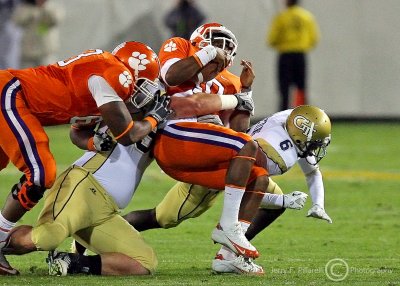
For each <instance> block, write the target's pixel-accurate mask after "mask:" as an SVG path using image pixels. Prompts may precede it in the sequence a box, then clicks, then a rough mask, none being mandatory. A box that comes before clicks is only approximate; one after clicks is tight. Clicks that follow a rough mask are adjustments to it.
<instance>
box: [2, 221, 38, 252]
mask: <svg viewBox="0 0 400 286" xmlns="http://www.w3.org/2000/svg"><path fill="white" fill-rule="evenodd" d="M32 229H33V227H32V226H30V225H20V226H17V227H16V228H14V229H13V230H12V231H11V233H10V236H9V243H8V245H7V246H6V247H5V248H4V251H5V253H7V254H17V255H21V254H26V253H30V252H32V251H36V250H37V247H36V245H35V243H34V242H33V240H32Z"/></svg>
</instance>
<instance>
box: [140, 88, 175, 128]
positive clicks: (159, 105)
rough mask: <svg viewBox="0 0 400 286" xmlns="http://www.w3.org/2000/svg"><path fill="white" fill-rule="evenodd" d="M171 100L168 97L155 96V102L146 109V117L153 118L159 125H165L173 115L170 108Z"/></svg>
mask: <svg viewBox="0 0 400 286" xmlns="http://www.w3.org/2000/svg"><path fill="white" fill-rule="evenodd" d="M169 102H170V98H169V97H168V96H166V95H160V94H157V95H155V96H154V100H153V102H151V103H149V104H148V106H146V107H145V108H144V111H145V115H144V117H147V116H151V117H153V118H154V119H155V120H156V121H157V123H158V124H160V123H163V122H164V121H165V120H167V118H168V117H169V116H170V115H171V114H172V110H170V109H169V108H168V104H169Z"/></svg>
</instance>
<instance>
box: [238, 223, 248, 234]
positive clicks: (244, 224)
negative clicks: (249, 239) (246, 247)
mask: <svg viewBox="0 0 400 286" xmlns="http://www.w3.org/2000/svg"><path fill="white" fill-rule="evenodd" d="M240 226H241V227H242V230H243V234H246V231H247V229H248V228H249V227H250V223H249V222H247V221H244V220H241V221H240Z"/></svg>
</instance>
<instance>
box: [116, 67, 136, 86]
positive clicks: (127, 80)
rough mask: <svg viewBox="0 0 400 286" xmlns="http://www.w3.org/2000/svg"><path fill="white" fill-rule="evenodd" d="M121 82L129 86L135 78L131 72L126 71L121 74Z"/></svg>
mask: <svg viewBox="0 0 400 286" xmlns="http://www.w3.org/2000/svg"><path fill="white" fill-rule="evenodd" d="M118 79H119V83H120V84H121V85H122V86H123V87H126V88H128V87H129V85H131V84H132V82H133V78H132V75H131V73H130V72H128V71H124V72H123V73H121V74H119V78H118Z"/></svg>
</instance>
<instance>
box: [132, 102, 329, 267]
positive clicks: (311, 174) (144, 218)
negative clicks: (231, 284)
mask: <svg viewBox="0 0 400 286" xmlns="http://www.w3.org/2000/svg"><path fill="white" fill-rule="evenodd" d="M248 133H249V134H250V135H251V136H252V138H253V139H255V140H256V141H257V142H258V144H259V145H260V150H262V152H263V153H264V154H265V155H266V156H265V160H264V162H259V163H263V164H264V165H263V166H264V167H265V168H266V169H267V170H268V172H269V176H276V175H281V174H283V173H285V172H287V171H288V170H289V169H290V168H291V167H293V165H294V164H295V163H296V162H298V163H299V165H300V167H301V169H302V170H303V172H304V174H305V177H306V180H307V184H308V189H309V192H310V194H311V199H312V202H313V206H312V208H311V209H310V210H309V211H308V213H307V216H309V217H314V218H318V219H323V220H326V221H327V222H329V223H332V220H331V218H330V217H329V216H328V215H327V213H326V212H325V209H324V185H323V181H322V175H321V172H320V170H319V166H318V164H317V163H318V162H319V160H321V159H322V158H323V157H324V156H325V154H326V147H327V146H328V144H329V142H330V133H331V123H330V120H329V118H328V116H327V115H326V114H325V112H323V111H322V110H321V109H319V108H317V107H314V106H300V107H297V108H296V109H294V110H286V111H282V112H279V113H276V114H274V115H272V116H271V117H268V118H265V119H264V120H262V121H260V122H258V123H256V124H255V125H253V126H252V128H251V129H250V130H249V132H248ZM267 192H268V193H266V194H265V195H264V197H263V200H262V203H261V206H260V208H259V209H258V210H257V214H256V217H255V218H254V219H253V221H252V224H251V225H250V227H249V228H248V229H247V231H246V237H247V238H248V239H249V240H250V239H252V238H254V237H255V236H256V235H257V234H258V233H259V232H261V231H262V230H263V229H264V228H265V227H267V226H268V225H269V224H271V223H272V222H273V221H274V220H275V219H277V218H278V217H279V216H280V215H281V214H282V213H283V212H284V210H285V209H286V208H292V209H301V208H302V207H303V206H304V203H305V201H306V198H307V195H306V194H305V193H303V192H298V191H295V192H292V193H290V194H286V195H284V194H283V192H282V190H281V189H280V187H279V186H278V185H277V184H276V183H275V182H273V181H272V180H270V182H269V186H268V190H267ZM218 193H219V191H218V190H209V189H207V188H204V187H201V186H197V185H190V184H185V183H178V184H176V185H175V186H174V187H173V188H172V189H171V190H170V191H169V192H168V194H167V195H166V196H165V197H164V199H163V201H162V202H161V203H159V204H158V205H157V207H156V208H154V209H149V210H139V211H133V212H131V213H129V214H127V215H126V216H125V218H126V219H127V220H128V221H129V222H130V223H131V224H132V225H133V226H134V227H135V228H136V229H137V230H139V231H142V230H146V229H151V228H160V227H162V228H171V227H175V226H177V225H178V224H179V223H181V222H182V221H184V220H186V219H188V218H194V217H197V216H199V215H201V214H202V213H203V212H205V211H206V210H208V209H209V208H210V207H211V206H212V205H213V204H214V202H215V199H216V196H217V194H218ZM242 227H243V228H245V229H246V226H245V224H243V225H242ZM212 268H213V271H215V272H217V273H226V272H228V273H229V272H233V273H245V274H257V275H258V274H263V273H264V271H263V269H262V267H261V266H258V265H256V264H255V263H254V262H252V261H251V260H248V259H245V258H244V257H241V256H237V255H236V254H234V253H233V252H232V251H230V250H229V249H228V248H226V247H222V248H221V250H220V251H219V252H218V253H217V255H216V257H215V259H214V260H213V263H212Z"/></svg>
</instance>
